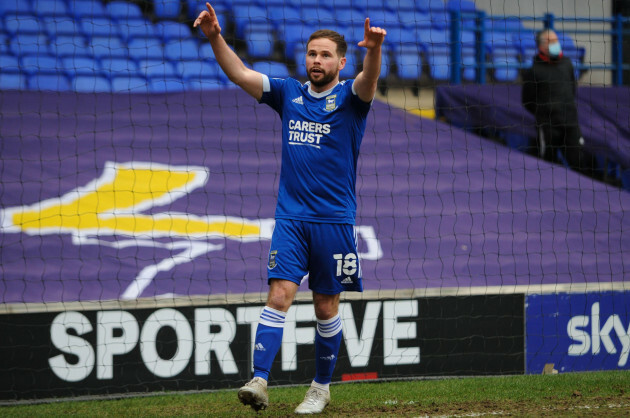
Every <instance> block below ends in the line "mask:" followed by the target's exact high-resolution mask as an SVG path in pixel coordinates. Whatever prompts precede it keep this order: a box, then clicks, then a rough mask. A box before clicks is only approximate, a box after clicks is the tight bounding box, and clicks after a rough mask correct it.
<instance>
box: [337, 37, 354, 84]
mask: <svg viewBox="0 0 630 418" xmlns="http://www.w3.org/2000/svg"><path fill="white" fill-rule="evenodd" d="M357 64H358V62H357V49H356V47H353V46H352V45H348V52H346V66H345V67H344V68H343V70H341V71H340V72H339V77H340V78H341V79H346V78H354V77H355V76H356V75H357V73H358V71H357Z"/></svg>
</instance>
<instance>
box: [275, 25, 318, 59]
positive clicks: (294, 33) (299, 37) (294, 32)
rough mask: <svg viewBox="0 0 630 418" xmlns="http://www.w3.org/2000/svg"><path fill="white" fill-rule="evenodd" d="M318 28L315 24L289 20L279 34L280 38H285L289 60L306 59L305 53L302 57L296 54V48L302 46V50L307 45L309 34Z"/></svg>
mask: <svg viewBox="0 0 630 418" xmlns="http://www.w3.org/2000/svg"><path fill="white" fill-rule="evenodd" d="M316 30H317V29H316V28H315V26H311V25H309V24H303V23H301V22H295V23H294V22H287V23H286V24H285V25H284V28H283V32H282V33H280V34H279V38H280V39H282V40H284V45H285V49H284V56H285V58H286V59H287V60H296V61H297V60H298V59H301V60H303V59H304V55H302V57H301V58H298V57H296V56H295V50H296V48H297V47H300V46H301V47H302V51H304V48H305V47H306V41H307V40H308V38H309V36H311V34H312V33H313V32H315V31H316Z"/></svg>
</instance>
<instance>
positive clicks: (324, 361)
mask: <svg viewBox="0 0 630 418" xmlns="http://www.w3.org/2000/svg"><path fill="white" fill-rule="evenodd" d="M206 6H207V9H208V10H207V11H206V10H204V11H203V12H201V13H200V14H199V16H198V17H197V19H196V20H195V23H194V26H195V27H200V28H201V30H202V31H203V32H204V34H205V35H206V36H207V37H208V39H209V40H210V44H211V45H212V49H213V51H214V55H215V57H216V60H217V61H218V63H219V65H220V66H221V68H222V69H223V71H224V72H225V74H226V75H227V76H228V78H229V79H230V80H231V81H232V82H234V83H235V84H237V85H238V86H240V87H241V88H242V89H243V90H244V91H246V92H247V93H249V94H250V95H251V96H253V97H254V98H255V99H256V100H258V101H259V102H260V103H265V104H267V105H269V106H271V107H272V108H273V109H274V110H275V111H276V112H278V114H279V115H280V118H281V119H282V168H281V173H280V186H279V191H278V203H277V207H276V215H275V219H276V226H275V229H274V231H273V235H272V238H271V248H270V250H269V260H268V265H267V272H268V279H269V293H268V297H267V303H266V306H265V307H264V309H263V311H262V313H261V315H260V320H259V322H258V327H257V330H256V340H255V344H254V378H253V379H252V380H251V381H249V382H248V383H247V384H245V386H243V387H242V388H241V389H240V390H239V392H238V397H239V399H240V400H241V402H243V403H244V404H246V405H250V406H251V407H252V408H253V409H255V410H260V409H264V408H266V407H267V406H268V403H269V398H268V395H267V380H268V377H269V371H270V369H271V365H272V363H273V360H274V358H275V357H276V354H277V353H278V350H279V349H280V344H281V341H282V333H283V327H284V321H285V317H286V313H287V311H288V310H289V307H290V306H291V303H292V302H293V299H294V297H295V295H296V293H297V291H298V287H299V286H300V284H301V283H302V281H303V280H304V279H306V278H308V284H309V288H310V289H311V290H312V292H313V304H314V307H315V316H316V318H317V332H316V335H315V357H316V358H315V366H316V374H315V378H314V380H313V382H312V384H311V387H310V388H309V389H308V391H307V392H306V396H305V398H304V401H303V402H302V403H301V404H300V405H299V406H298V407H297V408H296V410H295V412H296V413H298V414H313V413H320V412H322V411H323V410H324V408H325V407H326V406H327V405H328V403H329V402H330V391H329V384H330V382H331V379H332V373H333V370H334V368H335V363H336V360H337V353H338V351H339V346H340V345H341V338H342V333H341V318H340V317H339V295H340V293H341V292H344V291H357V292H361V291H362V290H363V285H362V282H361V265H360V262H359V258H358V255H357V238H356V233H355V230H354V224H355V214H356V195H355V183H356V174H357V173H356V170H357V158H358V156H359V148H360V146H361V141H362V139H363V134H364V132H365V124H366V119H367V115H368V112H369V110H370V107H371V103H372V100H373V99H374V94H375V92H376V87H377V82H378V77H379V74H380V69H381V45H382V44H383V40H384V39H385V35H386V31H385V30H384V29H381V28H378V27H370V20H369V19H365V35H364V39H363V40H362V41H361V42H359V43H358V46H360V47H364V48H366V49H367V52H366V55H365V58H364V60H363V71H362V72H360V73H359V74H358V75H357V76H356V78H355V79H354V80H344V81H340V80H339V71H340V70H342V69H343V68H344V66H345V64H346V58H345V54H346V50H347V44H346V41H345V39H344V38H343V36H341V35H340V34H338V33H337V32H335V31H331V30H318V31H316V32H314V33H313V34H312V35H311V37H310V38H309V40H308V43H307V48H306V49H307V51H306V70H307V73H308V79H309V81H308V82H307V83H305V84H301V83H300V82H298V81H297V80H295V79H292V78H287V79H275V78H269V77H268V76H267V75H265V74H261V73H258V72H256V71H253V70H251V69H249V68H247V67H246V66H245V65H244V64H243V62H242V61H241V60H240V59H239V58H238V56H237V55H236V54H235V53H234V51H232V50H231V49H230V48H229V47H228V45H227V44H226V42H225V40H224V39H223V37H222V36H221V27H220V25H219V22H218V20H217V17H216V14H215V12H214V9H213V8H212V6H211V5H210V4H208V3H206Z"/></svg>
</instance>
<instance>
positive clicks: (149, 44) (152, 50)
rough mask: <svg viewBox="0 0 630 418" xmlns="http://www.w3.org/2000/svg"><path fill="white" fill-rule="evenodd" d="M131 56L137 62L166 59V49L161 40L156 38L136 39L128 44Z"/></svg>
mask: <svg viewBox="0 0 630 418" xmlns="http://www.w3.org/2000/svg"><path fill="white" fill-rule="evenodd" d="M127 49H128V51H129V56H130V57H131V58H133V59H136V60H142V59H149V58H156V59H163V58H164V47H163V46H162V42H160V40H159V39H155V38H153V39H152V38H134V39H132V40H131V41H129V43H127Z"/></svg>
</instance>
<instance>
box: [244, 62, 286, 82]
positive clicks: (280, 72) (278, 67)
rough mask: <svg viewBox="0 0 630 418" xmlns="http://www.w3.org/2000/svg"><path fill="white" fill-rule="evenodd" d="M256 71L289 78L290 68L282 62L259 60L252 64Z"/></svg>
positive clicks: (274, 76) (275, 76) (273, 76)
mask: <svg viewBox="0 0 630 418" xmlns="http://www.w3.org/2000/svg"><path fill="white" fill-rule="evenodd" d="M252 68H253V70H254V71H258V72H259V73H262V74H265V75H268V76H269V77H271V78H288V77H289V69H288V68H287V66H286V65H285V64H284V63H282V62H277V61H257V62H255V63H254V64H253V65H252Z"/></svg>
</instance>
